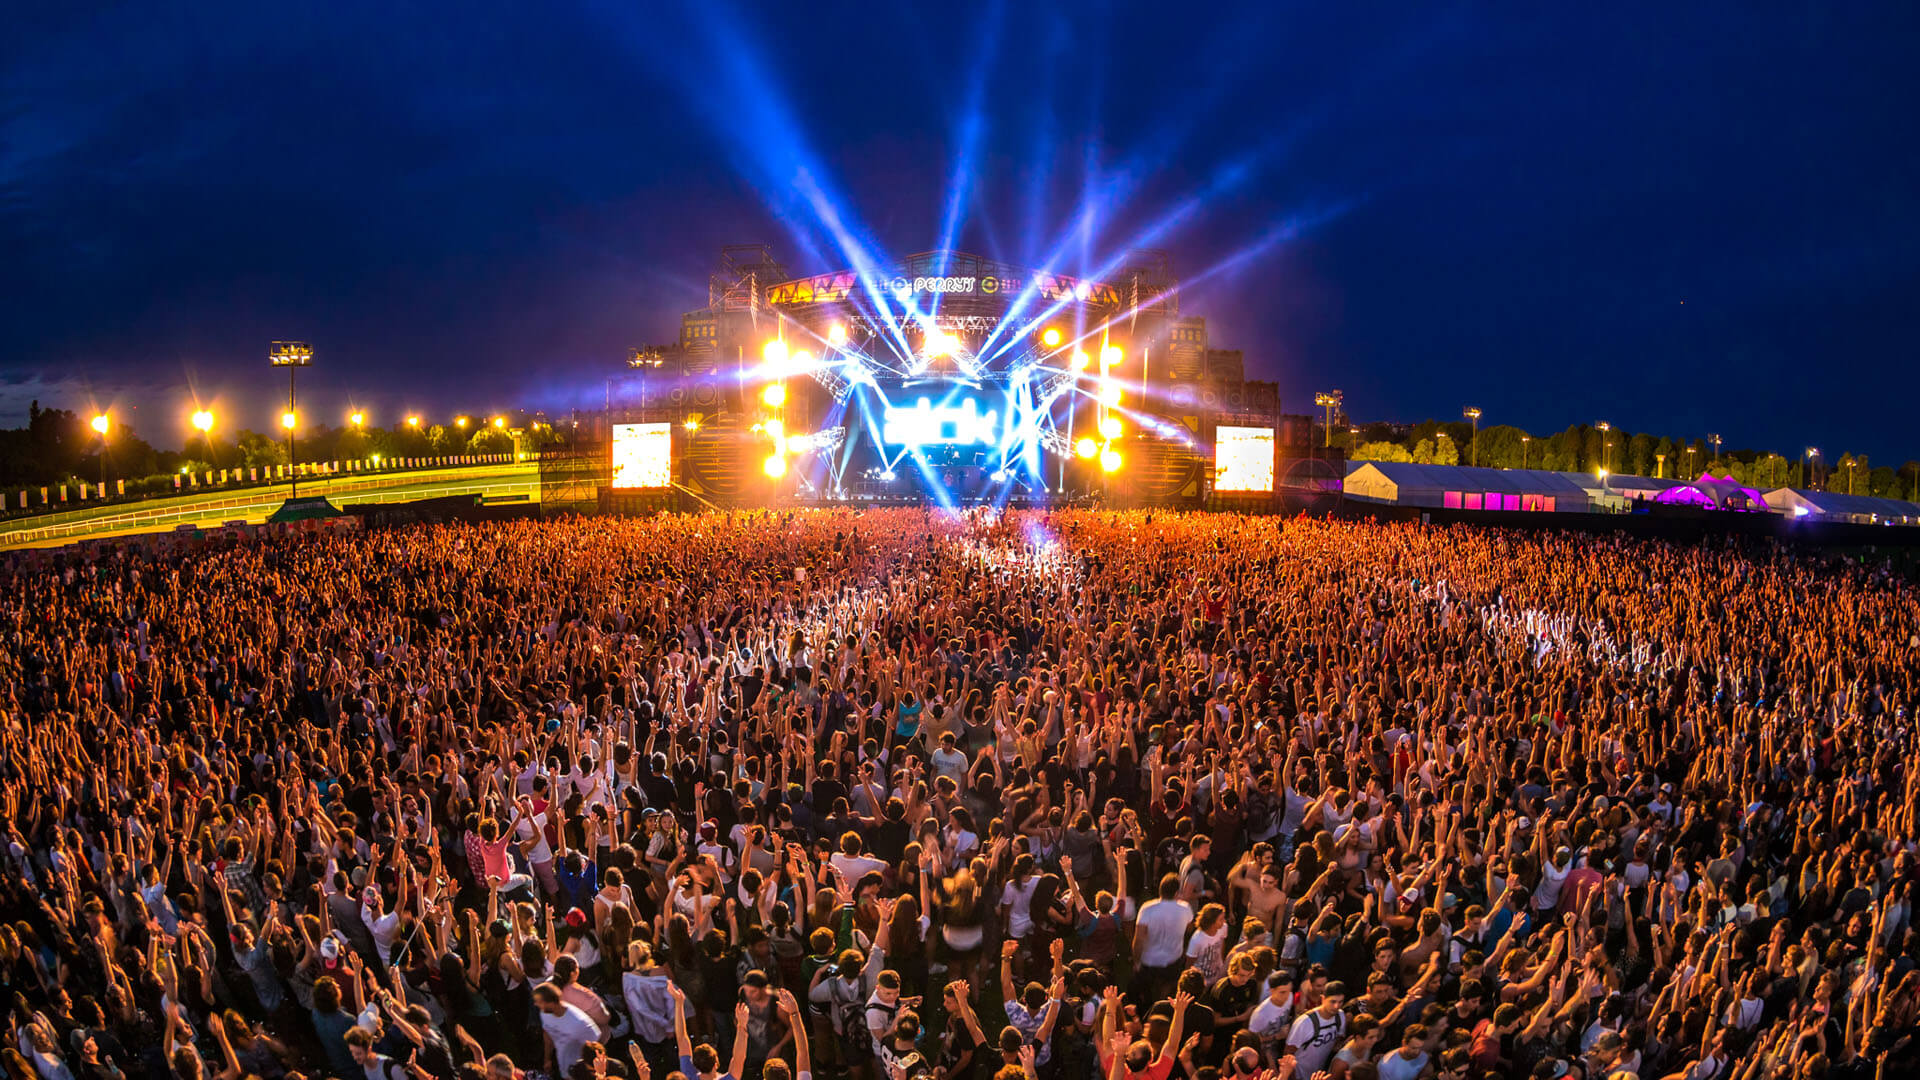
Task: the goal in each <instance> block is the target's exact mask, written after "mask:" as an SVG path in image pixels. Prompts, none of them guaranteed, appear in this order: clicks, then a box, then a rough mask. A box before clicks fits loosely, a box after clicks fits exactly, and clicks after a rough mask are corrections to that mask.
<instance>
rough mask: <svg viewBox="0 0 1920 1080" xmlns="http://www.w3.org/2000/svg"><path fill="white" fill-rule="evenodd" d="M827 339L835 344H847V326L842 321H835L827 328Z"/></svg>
mask: <svg viewBox="0 0 1920 1080" xmlns="http://www.w3.org/2000/svg"><path fill="white" fill-rule="evenodd" d="M827 341H828V342H830V343H832V344H834V345H845V344H846V343H847V328H846V327H845V326H844V325H842V324H840V323H834V324H833V325H832V326H830V327H828V328H827Z"/></svg>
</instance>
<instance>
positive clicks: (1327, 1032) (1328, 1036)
mask: <svg viewBox="0 0 1920 1080" xmlns="http://www.w3.org/2000/svg"><path fill="white" fill-rule="evenodd" d="M1346 1003H1347V986H1346V984H1345V983H1342V982H1340V981H1339V980H1335V981H1333V982H1330V983H1328V984H1327V988H1326V991H1325V992H1324V993H1322V994H1321V996H1320V1005H1319V1007H1318V1008H1316V1009H1314V1010H1313V1011H1312V1012H1310V1013H1307V1014H1306V1015H1305V1016H1302V1017H1300V1018H1299V1019H1298V1020H1295V1021H1294V1022H1293V1030H1292V1031H1290V1032H1288V1034H1287V1045H1288V1046H1290V1047H1292V1048H1293V1075H1294V1076H1295V1077H1297V1078H1298V1080H1310V1078H1311V1077H1312V1076H1313V1074H1314V1073H1317V1072H1319V1071H1320V1070H1321V1069H1324V1068H1326V1067H1327V1062H1328V1060H1330V1059H1331V1058H1332V1057H1333V1052H1334V1049H1335V1048H1336V1047H1337V1046H1339V1045H1340V1037H1341V1036H1342V1035H1344V1034H1346V1030H1347V1014H1346V1013H1343V1012H1341V1011H1340V1007H1341V1006H1342V1005H1345V1004H1346Z"/></svg>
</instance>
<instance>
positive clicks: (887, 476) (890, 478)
mask: <svg viewBox="0 0 1920 1080" xmlns="http://www.w3.org/2000/svg"><path fill="white" fill-rule="evenodd" d="M880 479H882V480H884V481H886V482H887V483H889V484H891V483H893V482H894V481H895V480H896V479H898V477H896V476H895V475H894V473H893V470H892V469H888V470H887V471H886V472H883V473H881V474H880Z"/></svg>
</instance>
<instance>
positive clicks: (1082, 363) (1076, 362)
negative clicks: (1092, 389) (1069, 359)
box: [1073, 349, 1093, 371]
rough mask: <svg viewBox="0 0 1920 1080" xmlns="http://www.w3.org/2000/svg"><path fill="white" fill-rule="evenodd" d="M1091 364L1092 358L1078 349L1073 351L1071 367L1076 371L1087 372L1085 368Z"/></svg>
mask: <svg viewBox="0 0 1920 1080" xmlns="http://www.w3.org/2000/svg"><path fill="white" fill-rule="evenodd" d="M1092 363H1093V358H1092V357H1090V356H1088V355H1087V354H1086V353H1084V352H1082V351H1080V350H1079V349H1075V350H1074V351H1073V366H1074V369H1075V370H1076V371H1085V370H1087V367H1088V366H1089V365H1091V364H1092Z"/></svg>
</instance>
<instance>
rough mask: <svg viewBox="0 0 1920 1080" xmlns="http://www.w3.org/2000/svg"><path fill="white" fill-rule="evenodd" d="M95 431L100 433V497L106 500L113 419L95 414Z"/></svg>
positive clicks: (101, 414)
mask: <svg viewBox="0 0 1920 1080" xmlns="http://www.w3.org/2000/svg"><path fill="white" fill-rule="evenodd" d="M93 430H95V431H97V432H99V433H100V497H101V498H103V499H104V498H106V497H107V432H109V431H111V430H113V419H112V418H111V417H109V416H108V415H107V414H106V413H95V414H94V416H93ZM61 497H62V498H65V496H61Z"/></svg>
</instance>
